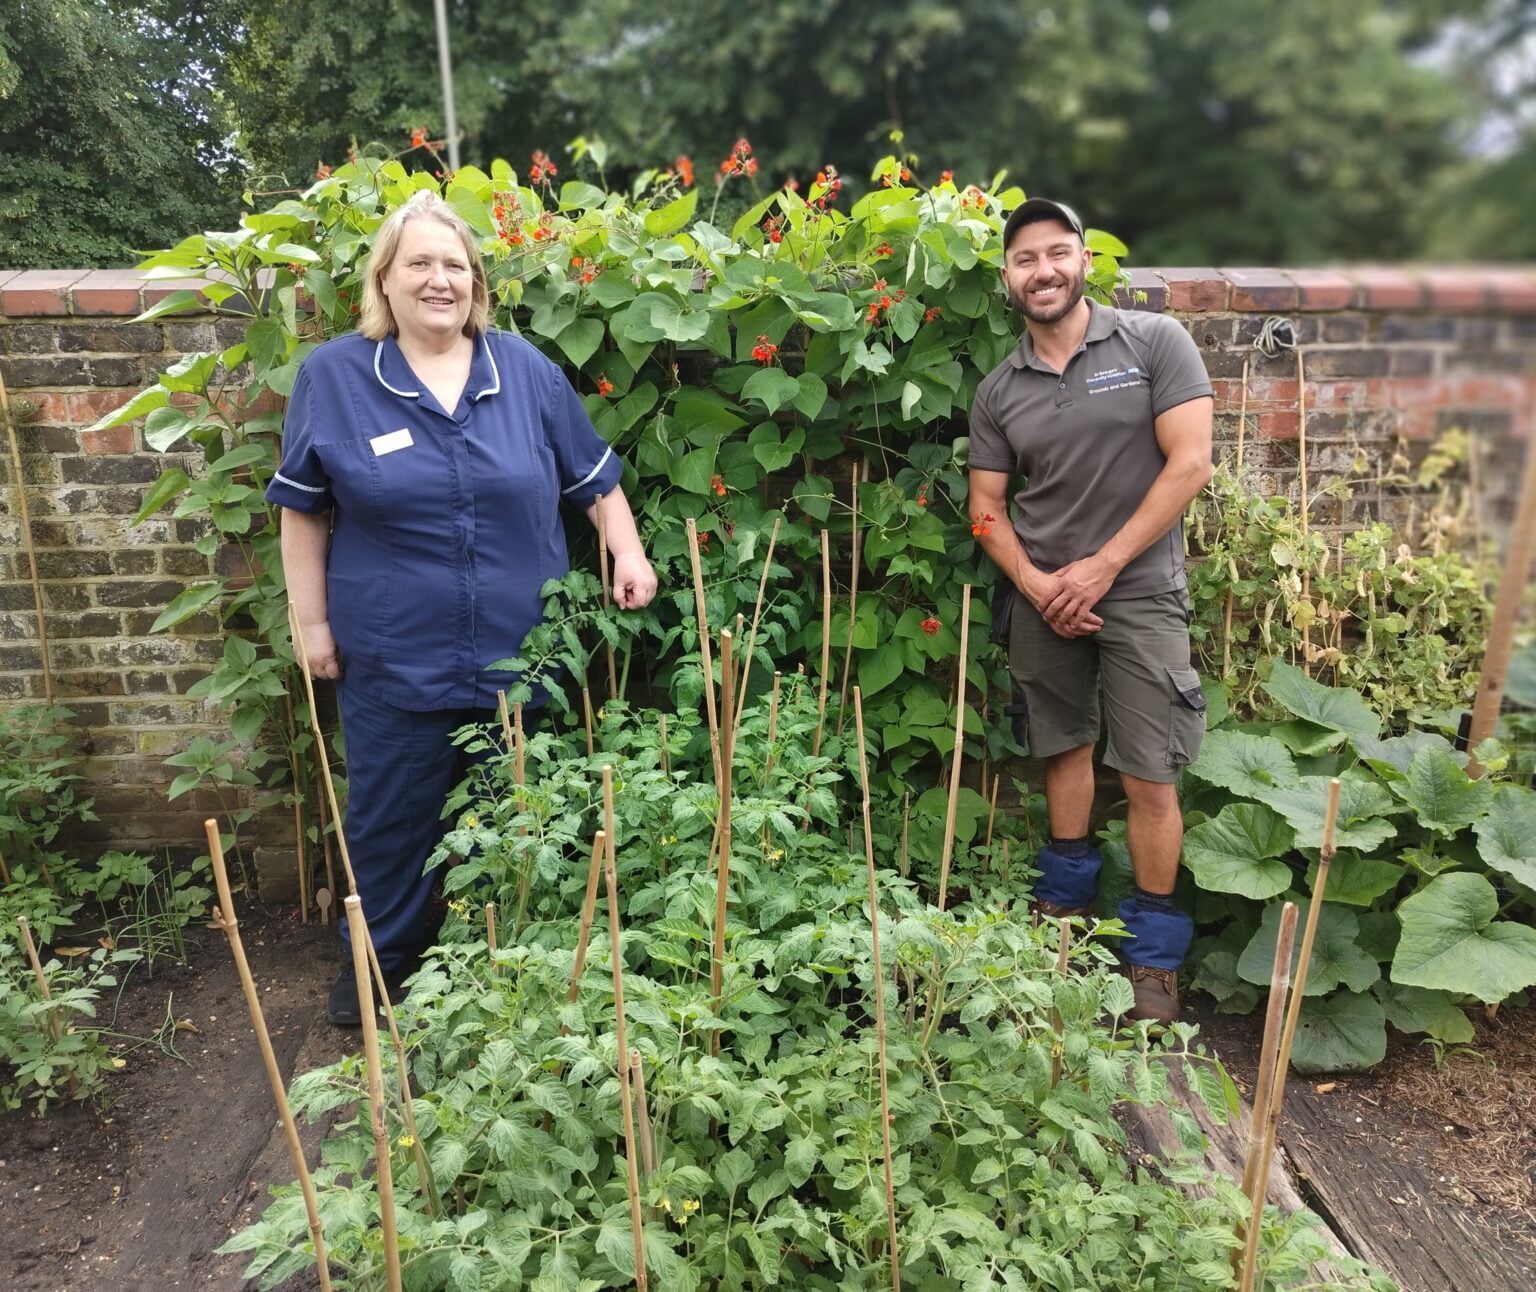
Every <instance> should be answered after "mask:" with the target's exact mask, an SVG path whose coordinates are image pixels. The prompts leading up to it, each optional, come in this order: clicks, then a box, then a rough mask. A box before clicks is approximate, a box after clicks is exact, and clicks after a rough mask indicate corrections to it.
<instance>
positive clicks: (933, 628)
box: [920, 615, 944, 637]
mask: <svg viewBox="0 0 1536 1292" xmlns="http://www.w3.org/2000/svg"><path fill="white" fill-rule="evenodd" d="M920 626H921V628H922V630H923V631H924V632H925V633H927V634H928V635H929V636H930V637H936V636H938V632H939V629H940V628H942V627H944V625H943V624H942V623H941V622H940V621H939V620H938V619H936V618H934V617H933V616H932V615H929V616H928V618H926V619H924V620H923V622H922V624H921V625H920Z"/></svg>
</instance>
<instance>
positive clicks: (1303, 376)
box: [1296, 346, 1312, 677]
mask: <svg viewBox="0 0 1536 1292" xmlns="http://www.w3.org/2000/svg"><path fill="white" fill-rule="evenodd" d="M1296 466H1297V471H1298V474H1299V476H1300V482H1301V537H1302V540H1303V542H1305V541H1306V538H1307V534H1308V530H1309V527H1310V525H1311V520H1310V518H1309V515H1308V513H1309V512H1310V511H1311V507H1312V501H1311V497H1310V496H1309V494H1308V491H1307V367H1306V357H1305V356H1304V355H1303V354H1302V350H1301V347H1300V346H1297V347H1296ZM1301 597H1302V600H1303V601H1305V602H1306V603H1307V608H1308V609H1309V610H1310V609H1311V606H1312V569H1311V566H1310V565H1308V564H1304V565H1303V566H1302V567H1301ZM1301 670H1302V672H1303V673H1305V674H1306V675H1307V676H1308V677H1311V676H1312V621H1311V620H1310V619H1308V620H1307V621H1306V622H1305V623H1303V624H1302V625H1301Z"/></svg>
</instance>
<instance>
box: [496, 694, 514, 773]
mask: <svg viewBox="0 0 1536 1292" xmlns="http://www.w3.org/2000/svg"><path fill="white" fill-rule="evenodd" d="M496 712H497V713H498V714H499V715H500V716H501V738H502V741H503V742H504V743H505V744H506V746H507V756H508V757H509V758H510V757H511V756H512V714H511V711H510V710H508V708H507V693H506V692H505V691H502V690H499V689H498V690H497V692H496Z"/></svg>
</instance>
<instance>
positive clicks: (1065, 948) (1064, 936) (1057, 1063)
mask: <svg viewBox="0 0 1536 1292" xmlns="http://www.w3.org/2000/svg"><path fill="white" fill-rule="evenodd" d="M1057 923H1058V924H1060V925H1061V942H1060V945H1059V946H1058V947H1057V949H1056V976H1057V977H1058V978H1065V977H1066V976H1067V956H1068V953H1069V952H1070V951H1071V949H1072V921H1071V920H1058V921H1057ZM1051 1030H1052V1031H1053V1032H1055V1033H1056V1044H1055V1045H1053V1046H1051V1089H1052V1090H1054V1089H1055V1088H1056V1086H1057V1085H1058V1084H1059V1083H1060V1081H1061V1062H1062V1046H1063V1045H1064V1044H1065V1043H1066V1035H1065V1025H1064V1024H1063V1023H1062V1019H1061V1011H1060V1010H1059V1009H1056V1008H1054V1007H1053V1008H1052V1009H1051Z"/></svg>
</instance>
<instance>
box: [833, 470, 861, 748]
mask: <svg viewBox="0 0 1536 1292" xmlns="http://www.w3.org/2000/svg"><path fill="white" fill-rule="evenodd" d="M848 507H849V512H850V517H849V522H848V523H849V526H850V534H849V546H850V549H851V553H852V554H851V556H850V557H849V561H848V642H847V644H846V645H845V646H844V647H843V683H842V689H841V691H839V693H838V698H837V734H838V735H842V734H843V719H844V718H845V717H847V714H848V682H849V680H850V679H851V678H852V676H853V629H854V625H855V624H856V623H857V622H858V619H859V464H858V463H857V462H855V463H854V464H853V481H852V484H851V485H850V492H849V494H848Z"/></svg>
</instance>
